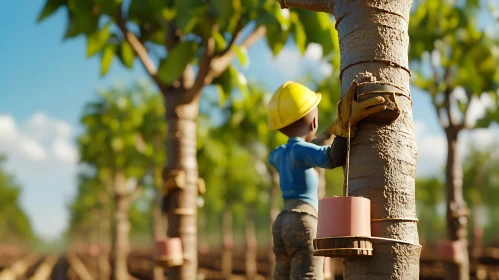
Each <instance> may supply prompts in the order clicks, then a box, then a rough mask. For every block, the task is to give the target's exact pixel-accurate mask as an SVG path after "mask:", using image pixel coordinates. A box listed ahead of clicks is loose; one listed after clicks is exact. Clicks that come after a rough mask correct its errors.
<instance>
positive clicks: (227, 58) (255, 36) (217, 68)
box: [186, 26, 266, 100]
mask: <svg viewBox="0 0 499 280" xmlns="http://www.w3.org/2000/svg"><path fill="white" fill-rule="evenodd" d="M265 33H266V28H265V27H264V26H260V27H258V28H256V29H255V30H253V32H252V33H251V34H250V35H248V37H246V39H245V40H244V41H243V42H242V43H241V44H240V45H239V46H240V47H241V48H248V47H250V46H251V45H253V44H254V43H255V42H256V41H258V40H259V39H260V38H262V37H263V36H264V35H265ZM206 43H207V47H206V49H205V53H204V55H203V58H202V59H201V63H200V65H199V72H198V75H197V77H196V81H195V82H194V85H193V86H192V87H191V88H190V89H189V90H188V91H187V94H186V98H187V100H192V99H194V98H195V97H196V95H198V94H200V92H201V89H202V88H203V87H204V86H205V85H209V84H211V82H212V81H213V79H215V78H217V77H218V76H220V75H221V74H222V73H223V71H225V69H227V67H229V65H230V64H231V63H232V60H233V59H234V57H235V56H236V52H235V51H234V48H230V49H229V50H228V51H227V52H226V53H225V54H223V55H220V56H215V55H213V52H214V50H215V39H213V38H210V39H208V40H207V42H206Z"/></svg>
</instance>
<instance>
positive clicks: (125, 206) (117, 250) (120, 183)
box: [113, 172, 130, 280]
mask: <svg viewBox="0 0 499 280" xmlns="http://www.w3.org/2000/svg"><path fill="white" fill-rule="evenodd" d="M114 187H115V197H114V204H115V205H114V207H115V210H114V224H115V227H116V228H115V230H114V233H115V237H114V240H115V244H114V248H113V256H114V273H113V274H114V277H113V278H114V279H116V280H123V279H128V268H127V257H128V252H129V246H130V245H129V239H128V234H129V232H130V221H129V219H128V215H129V210H130V198H129V197H128V196H127V190H126V179H125V176H124V174H123V173H121V172H118V173H117V174H116V176H115V181H114Z"/></svg>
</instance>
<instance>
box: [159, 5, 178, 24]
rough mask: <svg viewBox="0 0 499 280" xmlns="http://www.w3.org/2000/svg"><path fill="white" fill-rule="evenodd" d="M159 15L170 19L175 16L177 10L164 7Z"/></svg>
mask: <svg viewBox="0 0 499 280" xmlns="http://www.w3.org/2000/svg"><path fill="white" fill-rule="evenodd" d="M161 15H162V16H163V18H164V19H165V20H167V21H171V20H173V19H174V18H175V16H176V15H177V11H175V10H174V9H170V8H164V9H163V10H162V11H161Z"/></svg>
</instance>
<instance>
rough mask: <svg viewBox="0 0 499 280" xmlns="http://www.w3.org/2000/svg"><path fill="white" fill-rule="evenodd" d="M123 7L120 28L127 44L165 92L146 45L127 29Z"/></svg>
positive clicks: (118, 22)
mask: <svg viewBox="0 0 499 280" xmlns="http://www.w3.org/2000/svg"><path fill="white" fill-rule="evenodd" d="M121 10H122V7H121V5H120V6H119V9H118V21H117V24H118V27H119V29H120V30H121V32H122V33H123V36H124V37H125V39H126V40H127V42H128V43H129V44H130V46H131V47H132V49H133V51H134V52H135V54H137V56H138V57H139V59H140V61H141V62H142V65H144V68H145V69H146V71H147V73H148V74H149V76H151V78H152V79H153V81H154V82H155V83H156V85H157V86H158V87H159V89H160V90H161V91H162V92H164V91H165V89H166V87H165V85H164V84H163V83H162V82H161V81H160V80H159V78H158V75H157V74H158V69H157V67H156V65H155V64H154V63H153V61H152V60H151V58H150V56H149V53H148V52H147V49H146V48H145V46H144V44H142V42H140V40H139V39H138V38H137V36H135V34H134V33H133V32H131V31H129V30H128V28H127V27H126V20H125V18H124V17H123V14H122V13H121Z"/></svg>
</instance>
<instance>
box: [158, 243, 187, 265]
mask: <svg viewBox="0 0 499 280" xmlns="http://www.w3.org/2000/svg"><path fill="white" fill-rule="evenodd" d="M154 242H155V245H156V256H157V258H158V259H159V260H162V261H165V262H167V263H168V265H169V266H175V265H180V264H182V262H183V251H182V241H181V240H180V238H179V237H173V238H158V239H156V240H155V241H154Z"/></svg>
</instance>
